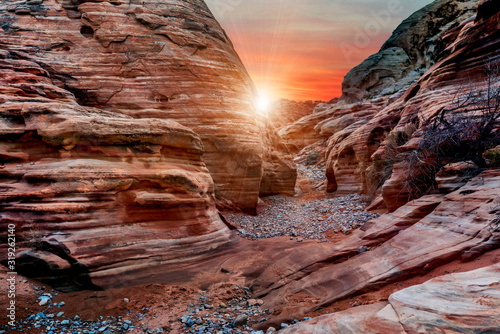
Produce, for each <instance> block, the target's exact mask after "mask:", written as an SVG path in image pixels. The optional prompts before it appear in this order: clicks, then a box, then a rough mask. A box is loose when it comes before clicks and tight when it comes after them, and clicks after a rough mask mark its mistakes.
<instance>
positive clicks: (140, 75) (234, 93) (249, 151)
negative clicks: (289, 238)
mask: <svg viewBox="0 0 500 334" xmlns="http://www.w3.org/2000/svg"><path fill="white" fill-rule="evenodd" d="M0 19H1V21H2V22H3V25H2V30H0V45H1V46H2V49H3V50H5V51H12V52H22V53H23V57H25V58H27V59H31V60H33V61H34V62H41V63H43V64H44V65H43V67H44V70H45V71H47V72H48V73H49V75H50V77H51V78H53V79H54V80H56V84H57V86H59V87H62V88H65V89H67V90H68V91H70V92H72V93H73V94H74V95H75V96H76V100H77V102H78V103H79V104H80V105H85V106H91V107H97V108H100V109H104V110H108V111H112V112H116V113H121V114H125V115H129V116H131V117H133V118H135V119H146V118H159V119H171V120H175V121H177V122H179V123H180V124H182V125H184V126H187V127H189V128H191V129H192V130H194V131H195V132H196V133H197V134H198V135H200V137H201V138H202V140H203V145H204V148H205V153H204V161H205V162H206V164H207V167H208V169H209V170H210V172H211V174H212V176H213V178H214V180H215V183H216V186H217V195H218V197H221V198H226V199H229V200H231V201H232V202H233V203H234V204H235V205H236V206H239V207H241V208H243V209H245V210H248V211H254V210H255V208H256V206H257V202H258V196H259V193H260V184H261V180H262V178H263V176H264V175H265V177H266V178H269V177H273V178H274V177H276V179H273V180H275V181H278V180H285V179H288V182H268V181H265V182H264V183H265V184H266V185H267V186H266V187H268V188H269V187H271V188H272V192H275V193H279V192H281V191H283V192H285V193H290V192H291V191H293V189H294V187H293V185H294V181H295V172H294V166H293V164H292V163H291V159H290V158H289V157H288V156H287V150H286V148H285V147H284V146H283V145H281V144H278V145H276V146H274V147H271V146H267V145H266V144H267V143H269V140H267V139H266V138H264V137H265V136H273V134H268V133H267V132H266V131H270V128H269V127H268V126H267V125H266V123H265V122H264V120H261V119H258V118H257V117H256V116H255V113H254V109H253V94H254V86H253V83H252V82H251V79H250V77H249V76H248V74H247V72H246V70H245V69H244V67H243V65H242V63H241V61H240V60H239V58H238V56H237V54H236V52H235V51H234V49H233V47H232V44H231V42H230V41H229V39H228V37H227V36H226V35H225V33H224V31H223V30H222V28H221V27H220V26H219V24H218V23H217V21H216V20H215V19H214V17H213V16H212V14H211V13H210V11H209V9H208V7H207V6H206V4H205V3H204V2H203V1H202V0H195V1H186V0H175V1H174V0H154V1H151V0H150V1H137V0H130V1H129V0H126V1H107V0H99V1H67V0H65V1H56V0H44V1H43V2H42V3H41V4H36V5H35V4H30V3H26V2H25V1H23V0H16V1H8V2H2V3H1V4H0ZM278 146H279V147H278ZM280 149H281V150H282V151H279V150H280ZM268 151H271V152H272V153H269V152H268ZM276 155H280V157H281V158H280V159H274V158H273V157H274V156H276ZM283 173H284V174H283ZM270 185H271V186H270ZM280 186H286V187H288V188H284V189H280V188H279V187H280ZM265 192H268V190H266V191H265Z"/></svg>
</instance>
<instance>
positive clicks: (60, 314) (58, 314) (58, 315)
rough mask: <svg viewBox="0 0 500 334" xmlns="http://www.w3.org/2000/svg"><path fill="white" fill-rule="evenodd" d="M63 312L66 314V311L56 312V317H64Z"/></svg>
mask: <svg viewBox="0 0 500 334" xmlns="http://www.w3.org/2000/svg"><path fill="white" fill-rule="evenodd" d="M63 314H64V312H59V313H57V314H56V317H62V316H63Z"/></svg>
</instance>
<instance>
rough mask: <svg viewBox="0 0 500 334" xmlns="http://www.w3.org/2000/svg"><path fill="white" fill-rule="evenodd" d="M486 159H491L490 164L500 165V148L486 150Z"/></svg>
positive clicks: (493, 165)
mask: <svg viewBox="0 0 500 334" xmlns="http://www.w3.org/2000/svg"><path fill="white" fill-rule="evenodd" d="M484 157H485V159H487V160H488V161H489V165H490V166H492V167H499V166H500V149H497V148H495V149H491V150H488V151H486V153H485V154H484Z"/></svg>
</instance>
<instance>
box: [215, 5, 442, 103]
mask: <svg viewBox="0 0 500 334" xmlns="http://www.w3.org/2000/svg"><path fill="white" fill-rule="evenodd" d="M206 2H207V4H208V6H209V7H210V9H211V10H212V11H213V13H214V15H215V17H216V18H217V19H218V20H219V22H220V23H221V24H222V26H223V27H224V29H225V30H226V32H227V34H228V35H229V37H230V38H231V40H232V41H233V43H234V46H235V48H236V51H237V52H238V53H239V55H240V57H241V59H242V61H243V63H244V64H245V66H246V68H247V70H248V71H249V73H250V75H251V76H252V78H253V80H254V82H255V84H256V85H257V88H258V89H259V91H260V92H261V93H263V94H266V95H268V96H269V97H270V98H273V99H275V98H288V99H294V100H316V99H318V100H319V99H320V100H330V99H331V98H333V97H338V96H340V94H341V83H342V80H343V77H344V75H345V74H346V73H347V72H348V71H349V70H350V69H351V68H352V67H354V66H356V65H358V64H359V63H360V62H362V61H363V60H364V59H365V58H367V57H368V56H369V55H371V54H373V53H376V52H377V51H378V50H379V49H380V47H381V46H382V44H383V43H384V41H385V40H386V39H387V38H388V37H389V36H390V35H391V32H392V31H393V30H394V29H395V28H396V27H397V26H398V24H399V23H400V22H401V21H402V20H403V19H405V18H406V17H408V16H409V15H411V14H412V13H413V12H415V11H416V10H418V9H420V8H422V7H423V6H425V5H427V4H429V3H431V2H432V1H431V0H388V1H381V0H350V1H345V0H342V1H341V0H206Z"/></svg>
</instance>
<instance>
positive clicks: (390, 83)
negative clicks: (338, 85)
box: [340, 0, 479, 103]
mask: <svg viewBox="0 0 500 334" xmlns="http://www.w3.org/2000/svg"><path fill="white" fill-rule="evenodd" d="M478 2H479V0H473V1H470V0H460V1H454V0H440V1H434V2H433V3H431V4H429V5H427V6H426V7H424V8H422V9H421V10H419V11H417V12H415V13H414V14H413V15H411V16H410V17H409V18H407V19H406V20H404V21H403V22H402V23H401V24H400V25H399V26H398V27H397V28H396V30H395V31H394V32H393V34H392V36H391V37H390V38H389V39H388V40H387V41H386V42H385V43H384V45H383V46H382V48H381V49H380V51H379V52H378V53H376V54H374V55H372V56H370V57H369V58H368V59H366V60H365V61H364V62H363V63H361V64H360V65H358V66H357V67H355V68H353V69H352V70H351V71H350V72H349V73H348V74H347V75H346V76H345V78H344V82H343V83H342V96H341V97H340V101H341V102H344V103H354V102H359V101H362V100H365V99H372V98H374V97H378V96H384V95H391V94H394V93H397V92H398V91H401V90H406V89H407V88H408V87H409V86H410V85H411V84H412V83H414V82H415V81H416V80H418V79H419V78H420V77H421V76H422V74H423V73H425V72H426V71H427V70H428V69H429V68H430V67H431V66H432V65H433V64H434V63H435V62H436V59H437V58H438V57H442V56H443V51H444V50H445V48H446V44H445V41H444V40H443V36H444V35H445V34H446V33H447V32H448V31H449V30H450V28H454V27H455V26H457V25H458V24H459V23H461V22H463V21H465V20H466V19H468V18H470V17H471V16H472V15H474V14H475V12H476V6H477V4H478Z"/></svg>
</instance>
